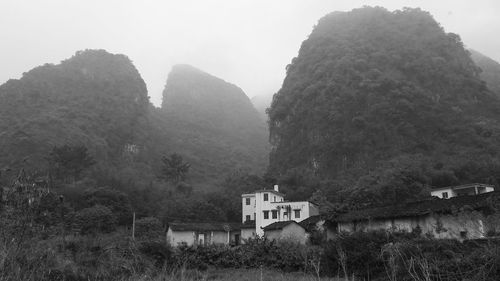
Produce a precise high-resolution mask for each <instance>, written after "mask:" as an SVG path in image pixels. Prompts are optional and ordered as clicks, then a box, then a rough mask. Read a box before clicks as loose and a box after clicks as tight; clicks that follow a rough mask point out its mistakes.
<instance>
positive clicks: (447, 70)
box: [268, 7, 500, 203]
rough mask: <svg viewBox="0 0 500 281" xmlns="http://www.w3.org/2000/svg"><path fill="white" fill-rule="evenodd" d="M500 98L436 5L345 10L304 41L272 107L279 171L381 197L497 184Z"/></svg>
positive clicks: (368, 198)
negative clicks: (439, 18)
mask: <svg viewBox="0 0 500 281" xmlns="http://www.w3.org/2000/svg"><path fill="white" fill-rule="evenodd" d="M498 108H499V101H498V99H497V98H496V97H495V96H494V95H493V94H492V93H491V92H489V91H488V90H487V88H486V85H485V83H484V82H483V81H482V80H481V79H480V78H479V68H478V67H477V66H476V65H475V64H474V62H473V61H472V60H471V58H470V54H469V52H468V51H467V50H465V49H464V46H463V43H462V42H461V40H460V37H459V36H458V35H456V34H453V33H445V32H444V30H443V28H442V27H441V26H440V25H439V24H438V23H437V22H436V21H435V20H434V19H433V18H432V16H431V15H430V14H429V13H427V12H424V11H422V10H420V9H411V8H405V9H403V10H397V11H394V12H390V11H388V10H386V9H384V8H380V7H364V8H360V9H355V10H352V11H350V12H334V13H331V14H329V15H327V16H325V17H323V18H322V19H321V20H320V21H319V22H318V24H317V25H316V26H315V28H314V30H313V32H312V33H311V35H310V36H309V37H308V38H307V40H305V41H304V42H303V43H302V46H301V48H300V51H299V54H298V56H297V57H296V58H294V59H293V60H292V62H291V64H290V65H288V67H287V75H286V78H285V80H284V83H283V86H282V88H281V89H280V90H279V92H278V93H276V94H275V96H274V98H273V102H272V105H271V107H270V109H269V110H268V114H269V119H270V121H269V126H270V139H271V142H272V151H271V156H270V168H269V173H270V174H272V175H274V176H276V177H278V178H282V179H287V178H288V179H289V178H294V177H295V178H297V177H299V178H306V179H307V178H310V179H314V180H313V181H312V185H313V186H315V185H316V186H317V187H318V188H321V185H322V184H321V183H323V187H324V188H325V189H326V191H327V192H326V194H330V197H331V198H335V200H340V199H339V198H351V199H352V201H356V202H370V203H383V202H394V201H398V200H408V199H415V198H417V197H419V196H421V195H422V194H424V193H423V191H425V189H426V188H428V187H433V186H446V185H453V184H460V183H466V182H476V181H477V182H486V183H494V184H497V181H498V179H499V178H500V174H499V173H498V172H497V171H499V169H498V168H499V167H500V158H499V155H498V151H499V148H500V147H499V140H500V114H499V113H498ZM304 175H306V176H304ZM282 181H283V180H282ZM308 184H309V185H311V181H309V183H308ZM290 186H294V185H293V184H291V185H290ZM310 192H312V190H311V191H310ZM354 199H355V200H354Z"/></svg>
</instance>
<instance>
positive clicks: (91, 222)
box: [75, 205, 116, 234]
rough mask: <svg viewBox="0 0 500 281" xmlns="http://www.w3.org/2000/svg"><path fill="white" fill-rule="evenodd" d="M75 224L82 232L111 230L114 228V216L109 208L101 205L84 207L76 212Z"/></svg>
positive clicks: (94, 232)
mask: <svg viewBox="0 0 500 281" xmlns="http://www.w3.org/2000/svg"><path fill="white" fill-rule="evenodd" d="M75 222H76V224H77V225H78V226H79V227H80V228H81V233H82V234H96V233H98V232H112V231H114V230H115V228H116V218H115V216H114V215H113V213H112V212H111V210H110V209H109V208H107V207H105V206H102V205H95V206H93V207H90V208H85V209H82V210H80V211H78V212H77V213H76V217H75Z"/></svg>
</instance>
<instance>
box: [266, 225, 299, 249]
mask: <svg viewBox="0 0 500 281" xmlns="http://www.w3.org/2000/svg"><path fill="white" fill-rule="evenodd" d="M265 236H266V237H267V238H268V239H270V240H287V241H294V242H298V243H300V244H305V243H306V241H307V235H306V231H305V229H304V228H303V227H302V226H300V225H298V224H295V223H291V224H289V225H287V226H285V227H283V229H278V230H270V231H266V232H265Z"/></svg>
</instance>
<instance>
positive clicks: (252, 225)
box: [240, 220, 255, 228]
mask: <svg viewBox="0 0 500 281" xmlns="http://www.w3.org/2000/svg"><path fill="white" fill-rule="evenodd" d="M240 228H255V221H254V220H251V221H246V222H244V223H243V224H241V226H240Z"/></svg>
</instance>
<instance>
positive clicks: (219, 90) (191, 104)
mask: <svg viewBox="0 0 500 281" xmlns="http://www.w3.org/2000/svg"><path fill="white" fill-rule="evenodd" d="M156 114H157V115H156V122H157V123H156V125H155V126H156V128H157V130H158V131H159V133H161V134H163V136H164V137H165V138H168V139H169V143H168V147H166V148H165V149H167V150H169V151H172V152H178V153H181V154H182V155H185V156H186V157H187V160H188V161H189V162H191V163H192V164H193V168H192V173H193V174H192V176H193V180H195V181H196V182H199V183H200V184H201V183H202V182H203V181H205V182H207V181H208V182H210V181H214V180H220V179H223V178H224V177H225V176H226V175H227V174H228V173H231V172H233V171H235V170H238V169H242V170H245V171H248V172H259V173H261V172H263V171H264V170H265V169H266V167H267V162H268V160H267V159H268V150H269V144H268V137H267V128H266V125H265V122H264V121H263V120H262V119H261V118H260V117H259V114H258V112H257V111H256V109H255V108H254V107H253V105H252V103H251V102H250V99H249V98H248V97H247V96H246V95H245V93H244V92H243V91H242V90H241V89H240V88H239V87H237V86H235V85H233V84H230V83H228V82H225V81H223V80H222V79H220V78H217V77H214V76H212V75H210V74H208V73H205V72H203V71H201V70H199V69H196V68H194V67H192V66H189V65H177V66H174V67H173V69H172V71H171V73H170V74H169V76H168V79H167V83H166V86H165V90H164V92H163V103H162V107H161V110H158V112H156ZM160 138H162V137H160Z"/></svg>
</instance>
